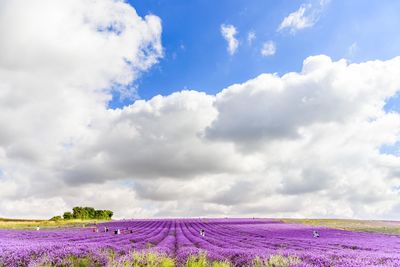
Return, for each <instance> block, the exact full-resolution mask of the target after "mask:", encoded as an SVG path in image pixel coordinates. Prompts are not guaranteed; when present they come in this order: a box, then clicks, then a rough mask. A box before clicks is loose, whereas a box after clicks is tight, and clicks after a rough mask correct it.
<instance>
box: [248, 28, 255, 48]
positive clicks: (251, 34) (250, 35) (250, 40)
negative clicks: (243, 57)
mask: <svg viewBox="0 0 400 267" xmlns="http://www.w3.org/2000/svg"><path fill="white" fill-rule="evenodd" d="M256 38H257V36H256V33H255V32H254V31H250V32H249V33H248V34H247V43H248V44H249V45H252V44H253V41H254V40H255V39H256Z"/></svg>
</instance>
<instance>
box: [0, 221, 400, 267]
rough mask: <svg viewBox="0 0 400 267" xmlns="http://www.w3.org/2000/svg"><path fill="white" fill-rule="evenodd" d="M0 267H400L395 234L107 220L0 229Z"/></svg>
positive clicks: (281, 225) (254, 223) (263, 223)
mask: <svg viewBox="0 0 400 267" xmlns="http://www.w3.org/2000/svg"><path fill="white" fill-rule="evenodd" d="M94 228H97V229H98V231H96V230H95V231H94ZM106 229H108V231H106ZM118 229H119V230H120V231H119V233H120V234H115V233H118V232H117V230H118ZM201 229H203V230H204V236H203V235H201V234H200V230H201ZM313 231H318V233H319V234H320V236H319V237H318V238H315V237H313ZM196 264H197V265H196ZM0 266H7V267H8V266H12V267H13V266H32V267H33V266H303V267H304V266H400V236H398V235H387V234H378V233H362V232H351V231H344V230H337V229H330V228H324V227H318V228H316V227H311V226H306V225H298V224H285V223H281V222H278V221H273V220H261V219H181V220H180V219H178V220H130V221H113V222H107V223H104V224H98V225H92V226H91V227H85V228H66V229H62V230H60V229H58V230H54V229H52V230H50V229H49V230H47V229H44V230H40V231H34V230H32V231H30V230H0Z"/></svg>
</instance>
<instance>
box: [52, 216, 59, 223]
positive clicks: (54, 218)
mask: <svg viewBox="0 0 400 267" xmlns="http://www.w3.org/2000/svg"><path fill="white" fill-rule="evenodd" d="M61 220H62V217H61V216H54V217H53V218H51V219H50V221H56V222H57V221H61Z"/></svg>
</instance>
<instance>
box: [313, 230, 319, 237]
mask: <svg viewBox="0 0 400 267" xmlns="http://www.w3.org/2000/svg"><path fill="white" fill-rule="evenodd" d="M313 237H314V238H318V237H319V233H318V231H315V230H314V231H313Z"/></svg>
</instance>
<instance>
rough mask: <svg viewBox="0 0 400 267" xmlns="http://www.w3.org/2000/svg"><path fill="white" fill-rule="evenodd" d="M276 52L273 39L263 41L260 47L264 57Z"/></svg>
mask: <svg viewBox="0 0 400 267" xmlns="http://www.w3.org/2000/svg"><path fill="white" fill-rule="evenodd" d="M275 52H276V45H275V43H274V42H273V41H268V42H265V43H264V44H263V46H262V48H261V55H263V56H264V57H268V56H272V55H274V54H275Z"/></svg>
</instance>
